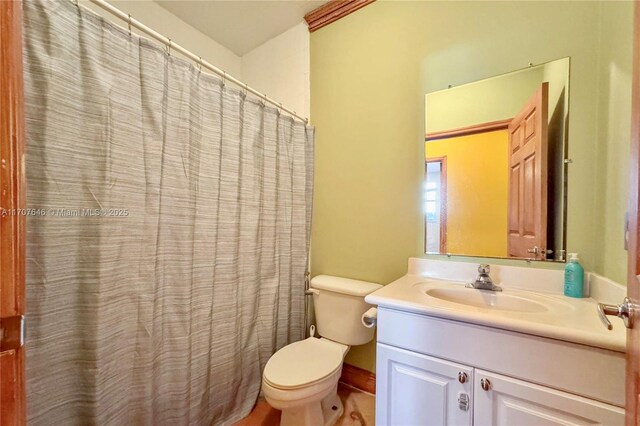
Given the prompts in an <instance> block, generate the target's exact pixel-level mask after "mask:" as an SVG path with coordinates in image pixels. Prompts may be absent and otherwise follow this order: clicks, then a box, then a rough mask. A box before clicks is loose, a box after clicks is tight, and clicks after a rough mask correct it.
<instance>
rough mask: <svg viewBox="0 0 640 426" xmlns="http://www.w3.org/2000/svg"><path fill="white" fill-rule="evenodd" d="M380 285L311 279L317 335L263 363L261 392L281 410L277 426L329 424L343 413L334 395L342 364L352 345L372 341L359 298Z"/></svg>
mask: <svg viewBox="0 0 640 426" xmlns="http://www.w3.org/2000/svg"><path fill="white" fill-rule="evenodd" d="M381 287H382V286H381V285H379V284H374V283H369V282H364V281H356V280H350V279H346V278H339V277H331V276H327V275H320V276H317V277H315V278H313V279H312V280H311V293H312V294H313V301H314V308H315V313H316V320H317V326H318V332H319V334H320V335H321V336H322V338H315V337H309V338H307V339H305V340H301V341H299V342H295V343H291V344H289V345H287V346H285V347H283V348H282V349H280V350H279V351H277V352H276V353H275V354H273V356H272V357H271V358H270V359H269V361H268V362H267V365H266V366H265V369H264V373H263V376H262V391H263V393H264V396H265V399H266V400H267V402H268V403H269V405H271V406H272V407H273V408H275V409H278V410H282V416H281V419H280V425H282V426H293V425H295V426H323V425H324V426H331V425H333V424H334V423H335V422H336V421H337V420H338V418H339V417H340V416H341V415H342V413H343V412H344V407H343V406H342V402H341V401H340V398H339V397H338V380H339V379H340V375H341V374H342V362H343V360H344V357H345V355H346V353H347V351H348V350H349V347H350V346H351V345H361V344H364V343H367V342H369V341H371V339H373V329H372V328H371V327H365V326H364V324H363V323H362V320H361V317H362V315H363V314H364V312H366V311H367V310H368V309H369V308H370V307H371V305H368V304H367V303H365V301H364V297H365V296H366V295H367V294H369V293H371V292H373V291H375V290H377V289H379V288H381Z"/></svg>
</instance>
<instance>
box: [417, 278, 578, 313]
mask: <svg viewBox="0 0 640 426" xmlns="http://www.w3.org/2000/svg"><path fill="white" fill-rule="evenodd" d="M413 287H414V289H415V290H417V291H419V292H420V293H422V294H424V295H426V296H428V298H429V300H430V302H429V303H430V304H432V305H437V306H440V307H443V308H445V307H446V308H450V309H469V308H471V309H473V308H478V309H488V310H491V311H497V312H498V311H499V312H505V313H509V312H510V313H516V314H518V313H521V314H543V313H548V312H555V313H558V312H569V311H572V310H573V308H572V306H571V305H569V304H567V303H565V302H563V301H561V300H559V299H558V298H557V297H549V296H545V295H544V294H541V293H534V292H530V291H524V290H512V289H505V290H504V291H490V290H477V289H475V288H468V287H465V286H464V283H462V282H458V281H444V280H438V279H427V280H423V281H420V282H418V283H416V284H414V285H413Z"/></svg>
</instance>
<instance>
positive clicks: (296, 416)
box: [280, 384, 344, 426]
mask: <svg viewBox="0 0 640 426" xmlns="http://www.w3.org/2000/svg"><path fill="white" fill-rule="evenodd" d="M342 413H344V406H343V405H342V401H340V398H339V397H338V385H337V384H336V385H335V387H334V388H333V389H332V390H331V392H329V394H328V395H327V396H326V397H324V399H322V401H318V402H314V403H311V404H307V405H302V406H300V407H295V408H287V409H284V410H282V417H281V418H280V426H301V425H304V426H333V425H334V424H335V423H336V421H337V420H338V419H339V418H340V416H342Z"/></svg>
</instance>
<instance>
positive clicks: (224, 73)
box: [222, 71, 227, 87]
mask: <svg viewBox="0 0 640 426" xmlns="http://www.w3.org/2000/svg"><path fill="white" fill-rule="evenodd" d="M226 86H227V72H226V71H222V87H226Z"/></svg>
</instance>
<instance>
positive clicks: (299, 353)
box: [262, 337, 349, 425]
mask: <svg viewBox="0 0 640 426" xmlns="http://www.w3.org/2000/svg"><path fill="white" fill-rule="evenodd" d="M348 350H349V347H348V346H346V345H342V344H340V343H336V342H332V341H330V340H327V339H318V338H315V337H309V338H308V339H305V340H302V341H300V342H296V343H292V344H290V345H287V346H285V347H284V348H282V349H281V350H279V351H278V352H276V353H275V354H274V355H273V356H272V357H271V358H270V359H269V361H268V362H267V365H266V367H265V370H264V374H263V376H262V391H263V392H264V396H265V399H266V400H267V402H268V403H269V405H271V406H272V407H273V408H275V409H277V410H282V417H281V421H280V424H281V425H331V424H333V423H335V421H336V420H337V419H338V417H340V416H341V415H342V412H343V411H344V410H343V407H342V403H341V402H340V398H338V395H337V386H338V379H340V374H341V373H342V360H343V359H344V355H345V354H346V353H347V351H348Z"/></svg>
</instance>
